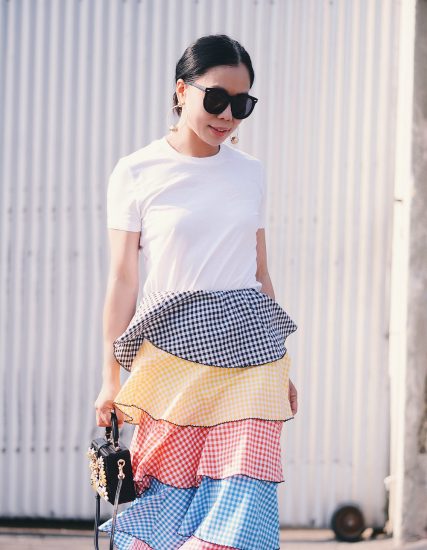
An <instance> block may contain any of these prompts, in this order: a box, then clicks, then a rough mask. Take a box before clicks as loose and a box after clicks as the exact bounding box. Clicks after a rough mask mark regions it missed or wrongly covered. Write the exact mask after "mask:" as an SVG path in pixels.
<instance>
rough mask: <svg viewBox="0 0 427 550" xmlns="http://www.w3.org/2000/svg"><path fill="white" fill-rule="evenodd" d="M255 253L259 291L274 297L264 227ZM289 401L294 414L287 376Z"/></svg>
mask: <svg viewBox="0 0 427 550" xmlns="http://www.w3.org/2000/svg"><path fill="white" fill-rule="evenodd" d="M256 239H257V241H256V254H257V271H256V280H257V281H259V282H260V283H261V284H262V287H261V292H264V293H265V294H268V295H269V296H270V298H273V300H275V297H274V290H273V285H272V282H271V279H270V275H269V273H268V266H267V248H266V244H265V229H264V228H263V227H262V228H259V229H258V231H257V232H256ZM288 398H289V402H290V404H291V410H292V414H296V413H297V410H298V392H297V389H296V387H295V386H294V385H293V383H292V381H291V379H290V378H289V395H288Z"/></svg>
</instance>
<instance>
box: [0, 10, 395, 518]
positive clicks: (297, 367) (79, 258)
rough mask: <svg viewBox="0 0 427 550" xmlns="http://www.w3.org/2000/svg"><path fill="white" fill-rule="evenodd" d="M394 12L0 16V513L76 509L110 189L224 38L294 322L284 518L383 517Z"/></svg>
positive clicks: (84, 505)
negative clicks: (185, 63) (244, 66)
mask: <svg viewBox="0 0 427 550" xmlns="http://www.w3.org/2000/svg"><path fill="white" fill-rule="evenodd" d="M399 9H400V8H399V2H397V0H396V1H386V0H383V1H381V0H374V1H371V0H369V1H368V0H364V1H359V2H353V1H351V0H344V1H342V2H331V1H326V0H324V1H321V0H303V1H298V0H286V1H285V0H282V1H267V0H259V1H250V0H233V1H227V0H216V1H215V2H211V1H208V0H199V1H197V0H194V1H193V0H186V1H180V2H176V1H174V0H169V1H168V0H164V1H154V0H151V1H148V0H146V1H140V2H139V1H137V0H126V1H125V0H123V1H122V0H112V1H109V2H105V1H104V0H92V1H89V0H82V1H77V0H69V1H68V0H67V1H66V2H57V1H48V0H45V1H41V0H40V1H37V2H34V1H32V0H22V1H10V2H6V1H4V2H2V3H1V12H0V17H1V22H0V48H1V50H0V70H1V80H2V86H1V87H0V94H1V95H0V100H1V101H0V109H1V111H0V122H1V126H0V128H1V130H0V131H1V134H0V135H1V143H0V155H1V157H0V160H1V165H0V170H1V173H0V175H1V188H0V192H1V220H0V224H1V229H0V230H1V236H2V237H1V239H0V254H1V257H0V260H1V264H0V285H1V288H2V304H1V311H0V315H1V317H0V322H1V325H0V326H1V329H0V338H1V340H0V343H1V362H2V396H1V397H2V419H3V422H4V425H5V430H3V431H2V434H3V435H2V454H1V461H2V462H1V466H2V471H3V472H4V473H5V475H4V476H3V491H2V492H1V511H0V514H1V515H3V516H16V515H17V516H43V517H71V518H91V517H92V516H93V511H94V499H93V498H92V497H93V492H92V490H91V489H90V487H89V469H88V466H87V459H86V456H85V452H86V448H87V445H88V443H89V441H90V439H91V438H92V437H93V436H94V435H95V434H96V433H100V429H99V428H96V426H95V410H94V407H93V403H94V400H95V398H96V396H97V394H98V391H99V389H100V385H101V368H102V365H101V357H102V307H103V299H104V293H105V288H106V278H107V271H108V241H107V230H106V214H105V200H106V186H107V179H108V175H109V174H110V172H111V170H112V168H113V166H114V164H115V163H116V162H117V160H118V158H119V157H120V156H123V155H125V154H128V153H130V152H132V151H134V150H136V149H138V148H140V147H142V146H144V145H146V144H148V143H149V142H150V141H151V140H152V139H154V138H157V137H160V136H162V135H164V134H166V133H167V127H168V124H169V123H170V122H172V120H173V119H172V111H171V102H172V94H173V92H174V69H175V63H176V61H177V60H178V58H179V57H180V55H181V54H182V53H183V51H184V49H185V47H186V46H187V45H188V44H189V43H190V42H191V41H193V40H195V39H196V38H198V37H199V36H202V35H204V34H210V33H219V32H224V33H226V34H229V35H230V36H232V37H234V38H236V39H237V40H239V41H241V43H242V44H243V45H244V46H245V47H246V49H247V50H248V52H249V54H250V55H251V57H252V60H253V64H254V69H255V75H256V77H255V83H254V86H253V88H252V90H251V91H252V93H253V95H255V96H257V97H259V99H260V100H259V103H258V105H257V107H256V110H255V112H254V115H253V116H252V117H251V118H250V119H248V120H246V121H243V122H242V124H241V126H240V130H239V137H240V143H239V145H238V147H239V148H241V149H242V150H246V151H248V152H249V153H252V154H254V155H255V156H257V157H259V158H261V159H262V160H263V161H264V162H265V164H266V167H267V172H268V185H269V197H268V210H269V223H268V227H267V241H268V256H269V265H270V273H271V277H272V280H273V284H274V288H275V292H276V297H277V299H278V301H279V302H280V303H281V304H282V305H283V306H284V308H285V309H286V310H287V311H288V313H289V314H290V315H291V317H292V318H293V319H295V321H296V322H297V324H298V327H299V329H298V331H297V333H296V335H295V336H293V337H292V338H291V339H290V340H289V341H288V344H289V345H288V349H289V353H290V356H291V358H292V367H291V379H292V380H293V381H294V383H295V384H296V386H297V389H298V391H299V412H298V414H297V416H296V419H295V420H293V421H292V422H289V423H287V424H286V425H285V427H284V435H283V448H284V456H285V463H284V467H285V478H286V482H285V483H284V484H282V485H280V486H279V491H280V504H281V519H282V522H283V523H284V524H292V525H311V526H328V524H329V520H330V516H331V514H332V512H333V510H334V508H335V507H336V506H337V505H338V504H339V503H341V502H343V501H348V500H352V501H354V502H356V503H358V504H359V505H360V506H361V508H362V510H363V512H364V514H365V516H366V519H367V521H368V522H369V524H372V523H379V524H382V523H383V520H384V507H385V498H386V494H385V490H384V484H383V479H384V477H385V476H386V475H387V474H388V459H389V449H388V442H389V425H388V414H389V413H388V407H389V398H388V390H389V379H388V372H387V364H388V354H387V349H388V341H387V327H388V320H389V284H388V274H389V269H390V242H391V221H392V195H393V183H394V182H393V180H394V174H393V163H392V162H390V159H391V158H392V157H393V154H394V151H393V146H394V137H393V136H394V120H395V110H396V73H397V70H398V67H397V65H396V63H397V56H396V44H397V42H398V36H397V28H398V20H399ZM141 268H142V270H143V266H141ZM142 272H143V271H142ZM128 428H130V427H129V426H126V427H125V429H124V437H125V440H126V437H129V436H130V431H129V429H128ZM28 488H30V490H29V489H28ZM104 512H105V513H107V514H108V513H110V512H111V508H110V507H108V506H106V507H105V508H104Z"/></svg>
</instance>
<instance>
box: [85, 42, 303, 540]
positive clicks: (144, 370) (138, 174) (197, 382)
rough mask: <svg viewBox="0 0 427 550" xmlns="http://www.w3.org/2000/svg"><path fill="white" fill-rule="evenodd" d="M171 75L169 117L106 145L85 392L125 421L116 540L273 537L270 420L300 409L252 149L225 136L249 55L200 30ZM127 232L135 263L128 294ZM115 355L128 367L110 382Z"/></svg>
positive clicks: (243, 107) (243, 89)
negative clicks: (128, 500) (135, 139)
mask: <svg viewBox="0 0 427 550" xmlns="http://www.w3.org/2000/svg"><path fill="white" fill-rule="evenodd" d="M175 81H176V90H175V94H174V97H173V101H174V107H173V109H175V108H176V109H177V113H178V115H179V117H180V118H179V123H178V124H177V126H172V127H171V128H170V130H171V131H170V133H169V134H168V135H167V136H163V137H162V138H159V139H156V140H154V141H152V142H151V143H150V144H148V145H147V146H145V147H143V148H141V149H139V150H138V151H135V152H134V153H132V154H130V155H128V156H126V157H123V158H121V159H119V161H118V163H117V165H116V167H115V168H114V170H113V172H112V174H111V176H110V179H109V185H108V192H107V217H108V228H109V239H110V245H111V268H110V276H109V283H108V290H107V296H106V300H105V308H104V342H105V360H104V368H103V385H102V389H101V392H100V394H99V396H98V398H97V400H96V402H95V408H96V417H97V425H98V426H109V425H110V422H111V418H110V411H111V409H112V408H114V409H115V410H116V412H117V416H118V419H119V425H120V426H121V425H123V422H128V423H131V424H134V425H135V431H134V434H133V438H132V442H131V445H130V451H131V456H132V467H133V473H134V480H135V487H136V490H137V495H138V496H137V498H136V500H135V501H134V502H133V503H132V504H131V505H130V506H129V507H128V508H126V509H125V510H123V511H122V512H121V513H120V514H118V515H117V523H116V530H115V534H114V537H115V539H114V540H115V544H116V546H117V548H119V549H127V550H128V549H133V550H136V549H138V550H140V549H149V548H154V549H155V550H169V549H175V548H183V549H185V550H188V549H202V548H203V549H218V548H239V549H254V550H255V549H256V550H264V549H265V550H271V549H275V548H279V518H278V502H277V484H278V483H279V482H281V481H284V479H283V472H282V468H281V456H280V434H281V429H282V426H283V423H284V422H285V421H287V420H289V419H291V418H293V415H295V413H296V412H297V392H296V390H295V387H294V386H293V384H292V382H291V381H290V379H289V367H290V359H289V355H288V354H287V352H286V348H285V346H284V343H285V339H286V337H287V336H288V335H289V334H290V333H292V332H294V331H295V330H296V328H297V327H296V325H295V323H294V322H293V321H292V320H291V319H290V318H289V316H288V315H287V313H286V312H285V311H284V310H283V309H282V308H281V307H280V306H279V304H278V303H277V302H276V301H275V299H274V292H273V288H272V283H271V280H270V277H269V273H268V268H267V256H266V244H265V204H266V199H265V189H264V186H265V181H264V169H263V165H262V163H261V161H259V160H258V159H256V158H255V157H253V156H251V155H249V154H247V153H245V152H242V151H238V150H237V149H234V148H233V147H232V146H231V145H228V144H225V143H224V142H225V140H226V139H227V138H228V137H230V136H231V134H232V133H233V132H234V131H235V130H236V129H237V128H238V126H239V125H240V123H241V121H242V120H243V119H244V118H247V116H249V115H250V114H251V113H252V111H253V108H254V107H255V104H256V101H257V99H256V98H254V97H253V96H251V95H250V94H249V91H250V88H251V87H252V85H253V81H254V71H253V68H252V63H251V60H250V57H249V55H248V53H247V52H246V50H245V49H244V48H243V47H242V46H241V45H240V44H239V43H238V42H236V41H235V40H232V39H231V38H229V37H228V36H226V35H210V36H205V37H201V38H199V39H198V40H197V41H196V42H194V43H193V44H191V45H190V46H189V47H188V48H187V49H186V50H185V52H184V54H183V55H182V57H181V59H180V60H179V61H178V63H177V65H176V74H175ZM233 137H234V138H235V136H233ZM233 141H234V142H235V141H236V139H234V140H233V138H232V142H233ZM140 239H141V243H142V252H143V256H144V264H145V267H146V271H147V277H146V280H145V284H144V287H143V296H142V299H141V302H140V304H139V305H138V307H137V308H136V300H137V296H138V256H139V241H140ZM120 366H122V367H123V368H125V369H126V370H128V371H130V373H131V374H130V376H129V377H128V378H127V380H126V382H125V383H124V384H123V386H122V387H120V376H119V369H120ZM100 530H102V531H107V532H109V531H110V530H111V520H108V521H107V522H105V523H104V524H103V525H101V526H100Z"/></svg>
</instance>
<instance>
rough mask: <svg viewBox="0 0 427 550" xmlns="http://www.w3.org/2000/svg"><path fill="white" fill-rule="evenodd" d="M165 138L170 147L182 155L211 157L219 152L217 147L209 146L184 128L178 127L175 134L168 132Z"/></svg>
mask: <svg viewBox="0 0 427 550" xmlns="http://www.w3.org/2000/svg"><path fill="white" fill-rule="evenodd" d="M166 137H167V140H168V142H169V143H170V145H172V147H173V148H174V149H176V150H177V151H178V152H179V153H182V154H183V155H190V156H192V157H211V156H213V155H217V154H218V153H219V150H220V146H219V145H209V144H208V143H206V142H205V141H203V140H201V139H200V138H199V136H198V135H197V134H195V133H194V132H193V131H192V130H190V129H189V128H188V127H184V126H182V127H179V126H178V131H177V132H169V134H168V135H167V136H166Z"/></svg>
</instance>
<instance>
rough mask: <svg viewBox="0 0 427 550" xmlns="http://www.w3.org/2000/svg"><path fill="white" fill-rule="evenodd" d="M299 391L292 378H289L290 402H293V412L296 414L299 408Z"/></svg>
mask: <svg viewBox="0 0 427 550" xmlns="http://www.w3.org/2000/svg"><path fill="white" fill-rule="evenodd" d="M297 393H298V392H297V389H296V387H295V386H294V385H293V384H292V382H291V379H290V378H289V402H290V404H291V409H292V414H296V413H297V410H298V399H297Z"/></svg>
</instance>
